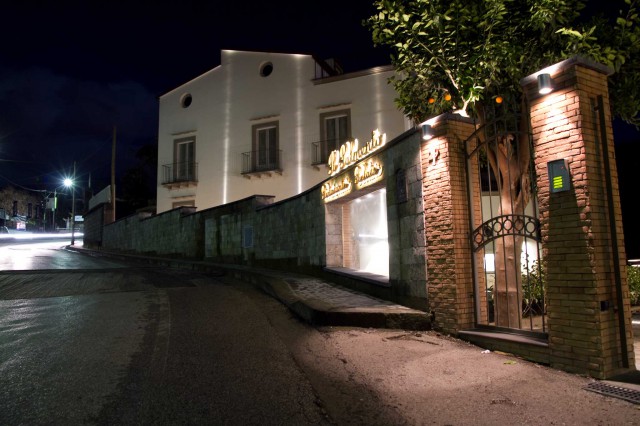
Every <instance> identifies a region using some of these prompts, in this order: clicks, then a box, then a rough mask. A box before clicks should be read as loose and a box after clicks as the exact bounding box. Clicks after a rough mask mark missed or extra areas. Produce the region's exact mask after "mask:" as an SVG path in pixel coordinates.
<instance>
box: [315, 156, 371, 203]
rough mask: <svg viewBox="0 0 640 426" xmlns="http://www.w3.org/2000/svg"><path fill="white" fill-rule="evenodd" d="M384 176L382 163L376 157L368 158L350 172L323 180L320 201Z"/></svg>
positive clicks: (339, 195)
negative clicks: (326, 180)
mask: <svg viewBox="0 0 640 426" xmlns="http://www.w3.org/2000/svg"><path fill="white" fill-rule="evenodd" d="M383 177H384V173H383V170H382V164H381V162H380V160H379V159H378V158H369V159H367V160H364V161H362V162H360V163H358V164H357V165H356V166H355V167H354V168H353V171H352V172H348V173H344V174H342V175H340V176H338V177H336V178H333V179H331V180H330V181H328V182H325V183H324V184H323V185H322V187H321V188H320V194H321V197H322V201H324V202H325V203H328V202H330V201H334V200H337V199H338V198H341V197H344V196H345V195H349V194H350V193H351V192H352V191H353V188H354V186H355V188H356V189H362V188H366V187H367V186H369V185H373V184H374V183H376V182H380V181H381V180H382V178H383Z"/></svg>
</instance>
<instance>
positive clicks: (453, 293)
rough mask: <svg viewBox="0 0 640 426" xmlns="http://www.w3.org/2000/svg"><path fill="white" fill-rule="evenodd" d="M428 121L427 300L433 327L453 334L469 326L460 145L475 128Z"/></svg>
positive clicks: (463, 122) (450, 118)
mask: <svg viewBox="0 0 640 426" xmlns="http://www.w3.org/2000/svg"><path fill="white" fill-rule="evenodd" d="M430 121H432V122H433V124H432V126H433V130H434V132H435V136H434V137H433V138H432V139H430V140H428V141H424V142H423V144H422V148H421V157H422V158H421V162H422V176H423V199H424V203H423V205H424V216H425V237H426V241H427V289H428V300H429V308H430V310H431V311H432V312H433V314H434V318H435V322H434V327H435V328H436V329H439V330H442V331H444V332H446V333H452V334H456V333H457V332H458V331H460V330H461V329H465V328H472V327H473V326H474V318H473V312H474V309H473V277H472V268H471V248H470V244H469V208H468V199H467V182H466V178H465V176H466V173H465V161H466V159H465V154H464V141H465V140H466V139H467V138H468V137H469V136H470V135H471V134H472V133H473V131H474V130H475V126H474V124H473V123H472V122H471V121H470V120H468V119H465V118H463V117H461V116H459V115H454V114H444V115H441V116H438V117H436V118H434V119H433V120H430Z"/></svg>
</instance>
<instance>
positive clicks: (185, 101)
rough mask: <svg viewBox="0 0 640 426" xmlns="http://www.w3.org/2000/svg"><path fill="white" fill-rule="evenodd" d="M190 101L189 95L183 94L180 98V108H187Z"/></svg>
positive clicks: (191, 99)
mask: <svg viewBox="0 0 640 426" xmlns="http://www.w3.org/2000/svg"><path fill="white" fill-rule="evenodd" d="M192 101H193V98H192V97H191V93H185V94H184V95H182V98H180V105H182V108H189V105H191V102H192Z"/></svg>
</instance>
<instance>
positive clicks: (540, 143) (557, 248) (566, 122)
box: [522, 58, 635, 378]
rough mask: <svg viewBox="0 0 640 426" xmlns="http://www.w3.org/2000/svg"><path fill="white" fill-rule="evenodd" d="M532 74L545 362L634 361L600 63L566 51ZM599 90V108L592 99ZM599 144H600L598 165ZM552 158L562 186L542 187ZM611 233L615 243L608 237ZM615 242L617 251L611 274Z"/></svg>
mask: <svg viewBox="0 0 640 426" xmlns="http://www.w3.org/2000/svg"><path fill="white" fill-rule="evenodd" d="M540 73H549V74H550V75H551V78H552V80H553V86H554V91H553V92H551V93H550V94H548V95H540V94H538V91H537V90H538V88H537V81H536V76H535V75H533V76H530V77H527V78H525V79H523V81H522V86H523V88H524V91H525V93H526V95H527V99H528V101H529V104H530V114H531V126H532V132H533V143H534V157H535V170H536V175H537V185H538V205H539V210H540V220H541V223H542V237H543V256H544V257H543V259H544V262H546V267H547V311H548V324H549V350H550V362H551V365H552V366H553V367H555V368H559V369H563V370H566V371H570V372H575V373H580V374H588V375H591V376H593V377H596V378H606V377H611V376H612V375H614V374H616V373H619V372H622V371H624V370H625V363H627V364H628V365H629V366H631V368H634V362H635V361H634V358H635V357H634V353H633V338H632V335H631V314H630V306H629V290H628V286H627V282H626V270H625V262H626V255H625V251H624V241H623V233H622V216H621V212H620V198H619V193H618V174H617V169H616V162H615V153H614V146H613V132H612V127H611V117H610V113H609V97H608V90H607V75H608V74H609V70H608V69H607V68H606V67H604V66H602V65H600V64H595V63H592V62H589V61H587V60H584V59H580V58H574V59H569V60H567V61H564V62H561V63H559V64H557V65H555V66H552V67H549V68H547V69H545V70H542V71H540ZM600 97H601V98H600ZM599 99H601V100H602V102H603V105H604V108H603V110H604V111H600V110H598V108H597V105H598V100H599ZM601 112H603V113H604V118H605V120H604V129H603V128H602V126H601V123H600V114H601ZM603 130H604V131H603ZM603 134H604V135H603ZM604 143H606V145H607V146H608V151H607V154H606V155H607V156H608V162H609V166H610V172H609V173H608V174H607V173H606V171H605V160H606V158H605V156H604V154H603V146H604ZM558 159H566V160H567V163H568V166H569V173H570V181H571V187H570V190H568V191H566V192H554V193H551V190H550V188H549V175H548V171H547V163H548V162H549V161H552V160H558ZM607 179H610V182H607ZM609 186H610V187H611V193H610V194H608V191H607V188H608V187H609ZM609 200H612V208H613V212H614V213H613V219H614V221H615V231H614V232H612V227H611V225H610V218H611V216H610V214H609V207H610V202H609ZM614 234H616V235H617V245H616V247H613V242H612V241H613V237H614ZM615 250H617V252H618V256H619V262H618V266H619V270H620V274H618V276H619V278H618V279H617V278H616V275H617V274H616V265H615V264H614V259H615V257H616V253H615ZM618 286H620V288H622V292H621V293H622V296H623V297H622V299H623V302H622V304H620V303H619V302H618V292H617V290H616V288H617V287H618ZM620 312H623V318H621V317H620V316H619V315H620ZM621 322H622V334H621V329H620V328H621V327H620V325H621ZM625 340H626V342H624V341H625ZM623 346H624V347H623Z"/></svg>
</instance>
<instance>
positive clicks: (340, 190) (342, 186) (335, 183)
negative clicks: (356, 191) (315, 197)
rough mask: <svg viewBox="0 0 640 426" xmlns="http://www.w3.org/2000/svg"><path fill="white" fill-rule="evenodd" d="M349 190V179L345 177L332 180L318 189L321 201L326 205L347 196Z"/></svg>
mask: <svg viewBox="0 0 640 426" xmlns="http://www.w3.org/2000/svg"><path fill="white" fill-rule="evenodd" d="M351 189H352V186H351V179H350V178H349V176H347V175H345V176H344V178H341V179H332V180H330V181H329V182H325V183H324V185H322V188H321V189H320V193H321V196H322V200H323V201H324V202H325V203H328V202H329V201H333V200H337V199H338V198H340V197H344V196H345V195H347V194H349V193H350V192H351Z"/></svg>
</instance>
